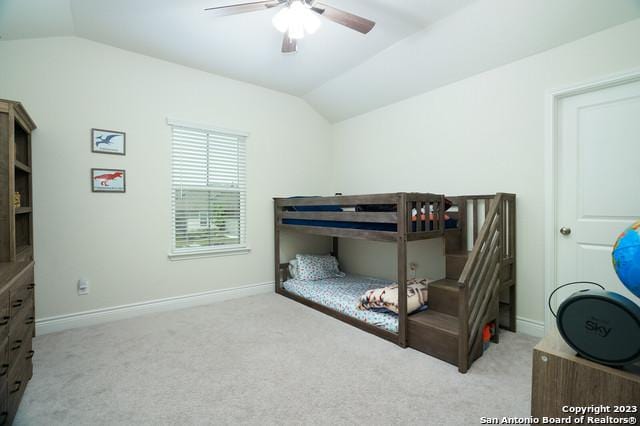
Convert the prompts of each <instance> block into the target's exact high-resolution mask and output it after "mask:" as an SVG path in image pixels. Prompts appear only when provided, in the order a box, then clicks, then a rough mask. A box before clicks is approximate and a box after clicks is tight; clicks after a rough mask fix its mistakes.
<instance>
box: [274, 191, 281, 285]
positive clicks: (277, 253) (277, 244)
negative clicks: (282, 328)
mask: <svg viewBox="0 0 640 426" xmlns="http://www.w3.org/2000/svg"><path fill="white" fill-rule="evenodd" d="M273 222H274V227H273V229H274V238H273V241H274V247H273V248H274V260H275V271H276V272H275V281H274V282H275V286H276V293H280V290H281V286H280V284H281V283H280V203H279V202H278V199H277V198H274V199H273Z"/></svg>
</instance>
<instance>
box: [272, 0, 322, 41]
mask: <svg viewBox="0 0 640 426" xmlns="http://www.w3.org/2000/svg"><path fill="white" fill-rule="evenodd" d="M272 22H273V26H274V27H276V29H277V30H278V31H280V32H281V33H286V32H288V33H289V37H290V38H293V39H301V38H303V37H304V35H305V33H306V34H313V33H315V32H316V31H318V28H320V19H319V18H318V17H317V16H316V15H315V13H313V12H312V11H311V10H310V9H309V7H307V6H306V5H305V4H303V3H302V2H301V1H300V0H294V1H292V2H291V4H290V5H289V6H287V7H285V8H283V9H282V10H280V11H279V12H278V13H277V14H276V15H275V16H274V17H273V20H272Z"/></svg>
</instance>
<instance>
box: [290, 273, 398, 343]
mask: <svg viewBox="0 0 640 426" xmlns="http://www.w3.org/2000/svg"><path fill="white" fill-rule="evenodd" d="M389 284H391V281H388V280H383V279H379V278H369V277H361V276H357V275H347V276H345V277H341V278H327V279H324V280H318V281H302V280H294V279H290V280H287V281H285V282H284V284H283V286H284V288H285V289H286V290H287V291H289V292H291V293H293V294H296V295H298V296H301V297H304V298H305V299H309V300H311V301H313V302H316V303H319V304H321V305H323V306H326V307H328V308H331V309H333V310H335V311H338V312H341V313H343V314H345V315H349V316H350V317H353V318H356V319H358V320H360V321H364V322H367V323H369V324H372V325H375V326H377V327H380V328H382V329H385V330H387V331H391V332H393V333H397V332H398V316H397V315H396V314H394V313H391V312H388V311H384V312H381V311H360V310H358V308H357V305H358V302H359V301H360V297H361V296H362V295H363V294H364V293H365V292H366V291H367V290H371V289H374V288H380V287H385V286H387V285H389Z"/></svg>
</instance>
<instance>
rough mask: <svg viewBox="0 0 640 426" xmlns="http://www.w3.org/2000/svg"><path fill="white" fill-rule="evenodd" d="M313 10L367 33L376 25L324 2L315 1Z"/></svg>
mask: <svg viewBox="0 0 640 426" xmlns="http://www.w3.org/2000/svg"><path fill="white" fill-rule="evenodd" d="M311 10H313V11H314V12H316V13H318V14H320V15H322V16H324V17H325V18H327V19H329V20H331V21H333V22H337V23H338V24H341V25H344V26H345V27H348V28H351V29H352V30H356V31H358V32H360V33H362V34H367V33H368V32H369V31H371V30H372V29H373V27H374V26H375V25H376V23H375V22H373V21H370V20H368V19H365V18H362V17H360V16H357V15H354V14H352V13H349V12H345V11H344V10H340V9H336V8H335V7H331V6H328V5H326V4H323V3H314V4H313V7H312V8H311Z"/></svg>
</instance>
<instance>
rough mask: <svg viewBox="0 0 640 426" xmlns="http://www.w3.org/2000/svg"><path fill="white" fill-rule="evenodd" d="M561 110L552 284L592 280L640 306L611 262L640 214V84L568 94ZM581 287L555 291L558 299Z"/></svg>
mask: <svg viewBox="0 0 640 426" xmlns="http://www.w3.org/2000/svg"><path fill="white" fill-rule="evenodd" d="M557 111H558V115H557V126H556V129H557V143H558V146H557V149H558V150H557V153H558V162H557V177H558V181H557V191H558V192H557V211H556V224H557V225H558V229H556V248H557V251H556V256H557V258H556V268H557V269H556V271H557V282H556V283H555V284H556V286H557V285H559V284H562V283H567V282H570V281H579V280H587V281H595V282H598V283H601V284H603V285H604V286H605V287H606V289H607V290H611V291H615V292H618V293H621V294H622V295H624V296H626V297H628V298H630V299H631V300H633V301H634V302H636V303H637V304H640V300H639V299H638V298H637V297H635V296H633V295H632V293H631V292H630V291H628V290H627V289H626V287H624V285H623V284H622V283H621V282H620V281H619V280H618V277H617V276H616V274H615V271H614V270H613V266H612V262H611V250H612V246H613V244H614V243H615V240H616V238H617V237H618V235H619V234H620V233H621V232H622V231H623V230H624V229H625V228H626V227H628V226H629V225H630V224H632V223H633V222H634V221H635V220H638V219H640V81H639V80H636V81H632V82H628V83H625V84H621V85H617V86H613V87H606V88H601V89H598V90H594V91H590V92H587V93H583V94H579V95H575V96H570V97H566V98H563V99H561V100H560V101H559V104H558V109H557ZM560 228H565V229H564V230H563V231H564V233H561V229H560ZM580 288H581V287H579V286H578V287H573V288H566V289H563V290H560V291H558V297H557V299H556V301H557V303H560V302H561V301H562V300H564V298H565V297H566V296H568V295H569V294H571V293H572V292H574V291H577V290H579V289H580ZM585 288H586V287H585Z"/></svg>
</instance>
